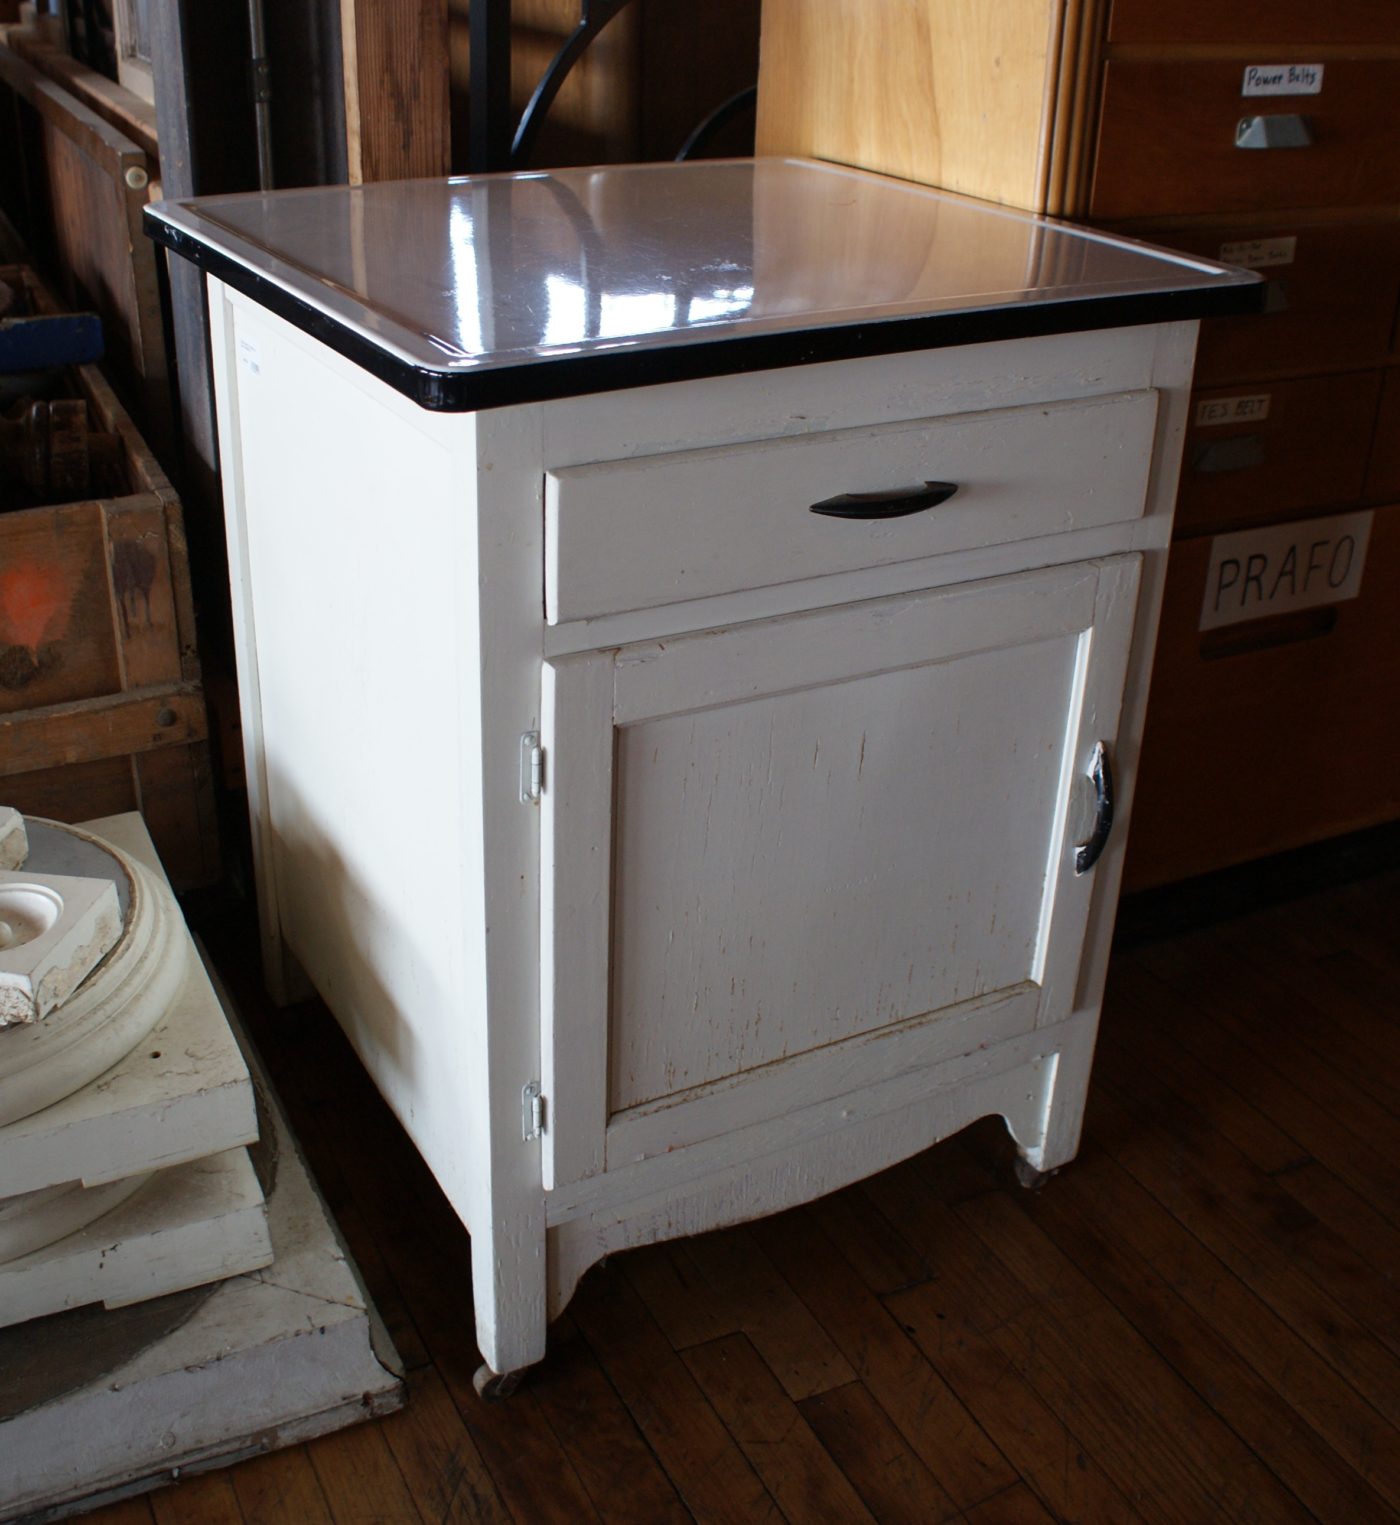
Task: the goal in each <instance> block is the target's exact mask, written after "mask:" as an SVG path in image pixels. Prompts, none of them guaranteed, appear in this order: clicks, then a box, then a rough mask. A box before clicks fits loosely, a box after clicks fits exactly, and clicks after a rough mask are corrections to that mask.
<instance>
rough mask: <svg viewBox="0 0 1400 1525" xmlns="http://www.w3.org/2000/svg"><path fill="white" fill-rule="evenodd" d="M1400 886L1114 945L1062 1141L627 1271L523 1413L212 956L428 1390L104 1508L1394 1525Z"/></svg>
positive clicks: (424, 1224)
mask: <svg viewBox="0 0 1400 1525" xmlns="http://www.w3.org/2000/svg"><path fill="white" fill-rule="evenodd" d="M1398 934H1400V872H1386V873H1381V874H1377V875H1372V876H1371V877H1369V878H1367V879H1365V880H1363V881H1360V882H1355V883H1351V884H1345V885H1340V886H1335V887H1333V888H1329V889H1326V890H1323V891H1320V892H1316V893H1312V894H1308V895H1303V896H1300V897H1299V898H1296V899H1294V900H1292V901H1291V902H1289V903H1287V904H1284V905H1281V906H1275V907H1273V908H1270V909H1266V910H1260V911H1254V912H1251V913H1250V914H1246V915H1239V916H1235V917H1233V918H1232V919H1228V920H1226V921H1223V922H1220V923H1217V924H1215V925H1213V926H1211V927H1210V928H1208V929H1204V930H1188V931H1179V932H1175V933H1173V934H1172V935H1170V936H1168V937H1163V938H1158V939H1156V940H1150V939H1147V940H1140V941H1137V942H1135V943H1134V944H1132V945H1131V946H1128V947H1126V948H1122V949H1120V951H1119V952H1118V953H1117V954H1116V956H1115V959H1114V964H1113V970H1112V975H1111V980H1110V987H1109V994H1108V1000H1107V1003H1106V1007H1105V1018H1104V1026H1103V1034H1102V1038H1101V1042H1100V1052H1099V1056H1098V1060H1097V1067H1096V1071H1095V1084H1094V1087H1093V1092H1092V1097H1091V1101H1090V1106H1089V1115H1088V1123H1087V1129H1086V1135H1085V1140H1084V1146H1083V1149H1082V1152H1081V1154H1080V1157H1079V1159H1078V1160H1077V1161H1076V1162H1075V1164H1074V1165H1073V1166H1071V1167H1069V1168H1068V1169H1066V1170H1065V1171H1063V1172H1062V1173H1061V1174H1060V1175H1059V1177H1057V1178H1056V1179H1055V1180H1054V1181H1052V1182H1051V1183H1050V1184H1049V1185H1047V1186H1046V1187H1045V1188H1044V1189H1043V1190H1042V1191H1040V1192H1037V1193H1030V1192H1026V1191H1024V1190H1022V1189H1020V1188H1019V1187H1017V1186H1016V1185H1014V1184H1012V1182H1011V1173H1010V1164H1011V1151H1010V1148H1009V1146H1008V1143H1007V1140H1006V1137H1005V1133H1004V1130H1003V1129H1002V1127H1001V1125H1000V1123H999V1122H997V1121H995V1120H988V1121H986V1122H984V1123H981V1124H979V1125H978V1126H977V1127H975V1128H974V1129H972V1130H970V1131H969V1132H967V1133H965V1134H963V1135H961V1136H960V1137H958V1138H956V1139H953V1140H950V1141H948V1142H946V1143H944V1144H941V1145H939V1146H938V1147H937V1148H935V1149H933V1150H930V1151H929V1152H928V1153H927V1154H924V1155H922V1156H920V1157H918V1158H917V1159H914V1160H912V1161H909V1162H908V1163H907V1164H904V1165H901V1166H899V1167H897V1168H895V1169H893V1170H890V1171H887V1172H885V1173H884V1174H882V1175H880V1176H877V1177H875V1178H874V1179H873V1180H870V1181H868V1182H866V1183H864V1184H863V1185H861V1186H859V1187H855V1188H852V1189H850V1190H847V1191H845V1192H842V1193H840V1194H838V1195H836V1196H834V1197H831V1198H829V1199H827V1200H824V1201H822V1202H819V1203H817V1204H814V1205H812V1206H810V1207H807V1208H802V1209H799V1210H796V1211H793V1212H789V1213H785V1214H783V1215H781V1216H779V1217H775V1218H772V1219H768V1220H765V1221H763V1222H760V1223H756V1224H753V1225H750V1226H747V1227H744V1228H738V1229H732V1230H728V1231H725V1232H720V1233H714V1234H708V1235H705V1236H704V1237H702V1238H698V1239H693V1240H687V1241H683V1242H679V1243H674V1244H668V1245H661V1246H656V1247H653V1248H649V1249H644V1250H639V1251H635V1252H632V1253H630V1254H627V1255H622V1256H618V1257H615V1258H614V1259H613V1260H612V1261H610V1262H609V1263H608V1264H607V1265H605V1266H603V1267H599V1268H596V1269H595V1270H594V1271H592V1272H591V1273H590V1274H589V1275H588V1276H587V1277H586V1278H585V1279H584V1282H583V1284H582V1286H581V1288H580V1290H579V1293H578V1295H577V1297H576V1298H575V1300H574V1302H573V1304H572V1305H571V1307H570V1309H569V1311H568V1313H567V1314H566V1315H565V1317H564V1318H563V1319H562V1320H561V1321H560V1323H559V1325H558V1326H557V1328H556V1329H555V1330H554V1331H553V1333H552V1336H551V1353H550V1358H549V1360H548V1362H547V1364H546V1365H545V1366H544V1367H543V1368H542V1369H541V1370H540V1371H539V1372H538V1373H537V1374H536V1375H535V1377H534V1379H533V1380H532V1381H531V1382H530V1384H529V1385H528V1386H527V1387H525V1388H524V1389H523V1390H522V1391H520V1392H519V1393H518V1394H517V1395H516V1396H515V1397H514V1398H512V1399H511V1400H510V1401H509V1402H507V1403H505V1404H503V1405H496V1406H487V1405H485V1404H483V1403H481V1402H480V1401H479V1400H478V1399H477V1398H476V1396H475V1394H474V1393H473V1391H472V1387H471V1376H472V1372H473V1370H474V1369H475V1367H476V1365H477V1359H478V1358H477V1353H476V1349H475V1346H474V1343H473V1338H472V1329H471V1319H470V1307H471V1302H470V1274H469V1257H468V1246H467V1238H466V1235H465V1233H464V1232H463V1231H462V1229H461V1228H460V1226H459V1225H458V1223H457V1221H456V1219H455V1218H454V1216H453V1214H452V1212H451V1210H450V1209H449V1208H448V1207H447V1206H446V1204H445V1202H444V1201H443V1199H442V1197H441V1195H440V1194H439V1192H438V1190H437V1188H436V1186H435V1184H434V1182H433V1181H432V1179H431V1177H430V1176H429V1175H428V1173H427V1172H426V1170H425V1169H424V1168H423V1166H422V1164H421V1163H420V1162H419V1161H418V1159H417V1157H416V1155H415V1154H414V1152H413V1150H412V1148H411V1147H410V1146H409V1145H408V1144H407V1142H406V1141H405V1139H404V1136H403V1134H402V1133H401V1132H400V1131H399V1129H398V1127H397V1125H396V1124H395V1123H394V1121H393V1120H392V1118H391V1117H390V1116H389V1114H388V1112H387V1111H386V1109H385V1108H384V1107H383V1105H382V1104H381V1103H380V1101H379V1100H378V1098H377V1096H376V1095H375V1093H374V1092H373V1090H372V1089H371V1087H370V1086H369V1084H368V1083H367V1081H366V1080H365V1079H364V1077H363V1075H362V1073H361V1072H360V1071H359V1070H358V1068H357V1066H356V1064H355V1062H354V1060H353V1058H352V1057H351V1056H350V1054H349V1051H348V1049H347V1047H346V1045H345V1044H344V1042H343V1041H342V1040H341V1038H340V1037H339V1034H338V1031H337V1029H336V1028H335V1027H334V1025H333V1024H332V1022H331V1020H330V1018H329V1017H328V1016H327V1015H326V1013H325V1012H324V1011H323V1010H322V1009H320V1008H319V1007H307V1008H301V1009H298V1010H297V1011H296V1012H294V1013H291V1014H282V1015H278V1014H273V1013H270V1012H268V1011H267V1010H266V1009H264V1008H263V1007H262V1006H261V1005H260V1004H259V998H258V995H257V990H256V986H255V984H254V983H253V980H252V977H251V974H250V968H251V964H252V958H251V953H250V949H251V946H252V944H251V939H250V938H249V937H248V936H247V935H246V933H245V932H244V931H242V930H241V929H239V928H234V927H228V928H225V929H224V931H223V932H222V934H221V935H220V936H218V937H217V938H216V939H215V941H214V952H215V956H216V958H217V959H218V960H219V961H220V962H221V964H222V965H223V967H224V968H225V969H226V970H227V971H228V974H229V978H230V981H231V983H232V984H234V986H235V987H236V995H237V997H238V999H239V1000H240V1001H241V1003H242V1005H243V1007H244V1009H245V1011H246V1013H247V1015H248V1016H249V1019H250V1023H251V1026H252V1028H253V1030H254V1033H255V1035H256V1037H257V1039H258V1041H259V1042H260V1044H261V1045H262V1047H263V1050H264V1053H265V1056H266V1058H267V1061H268V1063H269V1065H270V1067H271V1069H272V1072H273V1075H274V1077H275V1079H276V1082H277V1084H278V1086H279V1088H280V1090H281V1093H282V1095H283V1098H284V1101H285V1103H286V1106H287V1109H288V1111H289V1113H290V1116H291V1119H292V1123H293V1126H294V1128H295V1129H296V1131H297V1133H298V1134H299V1136H300V1138H301V1140H302V1143H303V1145H304V1148H305V1151H306V1153H307V1155H308V1157H309V1159H310V1162H311V1165H312V1168H313V1170H314V1172H315V1174H316V1176H317V1178H318V1180H319V1181H320V1184H321V1187H322V1189H323V1191H324V1192H325V1194H326V1196H327V1198H328V1200H329V1202H330V1205H331V1207H332V1209H333V1211H334V1212H335V1215H336V1217H337V1219H338V1221H339V1223H340V1225H341V1228H342V1230H343V1232H344V1235H345V1237H346V1239H347V1240H348V1242H349V1244H350V1247H351V1249H352V1251H353V1253H354V1255H355V1257H356V1259H357V1260H358V1262H359V1265H360V1268H361V1270H362V1272H363V1274H364V1276H365V1279H366V1281H367V1282H368V1284H369V1287H370V1290H371V1292H372V1294H373V1296H374V1297H375V1299H376V1300H377V1302H378V1305H379V1308H380V1310H381V1312H382V1313H383V1315H384V1317H385V1320H386V1322H387V1323H388V1325H389V1328H390V1331H391V1333H392V1334H393V1337H394V1339H395V1341H396V1342H397V1344H398V1348H399V1350H400V1351H401V1352H402V1355H403V1357H404V1360H405V1361H406V1363H407V1366H408V1370H409V1389H410V1402H409V1405H408V1408H407V1409H406V1411H405V1412H404V1413H402V1414H400V1415H396V1416H394V1417H392V1418H390V1419H387V1420H385V1421H382V1422H379V1423H375V1424H370V1425H363V1426H360V1427H358V1428H355V1429H351V1430H348V1431H344V1432H342V1433H340V1434H338V1435H333V1436H330V1437H328V1438H326V1439H323V1440H320V1441H317V1442H315V1443H313V1444H310V1445H305V1446H299V1447H296V1448H295V1449H291V1450H287V1451H283V1452H279V1453H276V1454H273V1455H268V1456H264V1457H261V1458H259V1459H257V1460H254V1461H249V1462H245V1463H243V1464H241V1465H239V1466H236V1467H232V1468H230V1469H228V1470H226V1471H222V1472H217V1473H212V1474H208V1475H205V1476H202V1477H196V1478H192V1479H190V1480H188V1481H185V1482H182V1483H180V1484H178V1485H177V1486H175V1487H172V1488H168V1489H165V1490H163V1491H161V1492H159V1493H156V1494H152V1495H150V1496H149V1497H148V1498H146V1499H141V1500H135V1501H131V1502H128V1503H126V1504H124V1505H122V1506H120V1507H116V1508H110V1509H107V1510H104V1511H101V1512H99V1513H97V1514H95V1515H93V1516H91V1518H93V1519H95V1520H101V1521H104V1522H110V1525H116V1522H118V1521H121V1522H123V1525H128V1522H141V1525H150V1522H151V1521H152V1520H154V1521H156V1522H159V1525H177V1522H185V1521H189V1522H208V1521H219V1522H223V1521H230V1522H238V1521H246V1522H248V1525H253V1522H263V1521H267V1522H283V1521H285V1522H292V1525H303V1522H316V1521H334V1522H338V1525H348V1522H352V1521H353V1522H359V1521H417V1520H423V1521H491V1522H497V1521H499V1522H508V1521H516V1522H519V1525H551V1522H556V1521H557V1522H560V1525H577V1522H581V1521H589V1520H601V1521H607V1522H610V1525H611V1522H616V1525H630V1522H637V1525H655V1522H665V1521H686V1520H692V1519H693V1520H700V1521H707V1522H708V1521H715V1522H720V1521H725V1522H736V1525H752V1522H757V1521H784V1520H786V1521H793V1522H807V1521H813V1522H822V1525H827V1522H844V1521H851V1522H856V1521H870V1520H878V1521H890V1522H895V1521H898V1522H910V1525H936V1522H939V1521H945V1520H946V1521H954V1520H956V1521H965V1522H968V1525H1032V1522H1045V1521H1049V1520H1073V1521H1105V1522H1112V1525H1123V1522H1128V1521H1144V1522H1149V1521H1150V1522H1158V1521H1161V1522H1180V1525H1203V1522H1228V1525H1248V1522H1259V1525H1278V1522H1288V1521H1305V1520H1313V1519H1316V1520H1322V1521H1335V1522H1337V1525H1370V1522H1380V1521H1387V1520H1400V1429H1398V1428H1397V1425H1400V1297H1397V1292H1396V1276H1397V1271H1400V1167H1397V1163H1396V1162H1397V1160H1400V935H1398Z"/></svg>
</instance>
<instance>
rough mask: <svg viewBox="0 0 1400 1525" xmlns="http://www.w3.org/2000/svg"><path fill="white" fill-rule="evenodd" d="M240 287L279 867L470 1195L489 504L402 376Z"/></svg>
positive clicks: (361, 1047)
mask: <svg viewBox="0 0 1400 1525" xmlns="http://www.w3.org/2000/svg"><path fill="white" fill-rule="evenodd" d="M231 305H232V318H233V322H234V334H233V342H234V353H235V354H236V356H237V362H236V367H235V374H234V377H233V382H234V385H235V386H236V391H237V411H238V425H239V431H240V443H239V446H238V454H239V459H238V474H239V479H240V483H241V530H242V540H241V544H239V545H238V546H237V547H236V549H237V555H238V561H239V565H237V566H236V567H235V568H234V577H235V581H236V582H237V583H238V584H239V585H241V590H242V597H243V599H244V602H245V608H246V610H247V617H248V619H249V620H250V621H251V624H252V627H253V628H254V629H255V631H256V648H255V651H253V652H252V657H253V661H254V662H255V665H256V673H255V678H256V682H255V684H254V685H251V686H250V685H248V684H247V682H246V676H245V700H244V702H245V705H246V704H248V703H249V702H250V701H255V702H256V705H257V713H256V714H255V715H254V716H252V717H251V718H252V720H253V722H254V729H255V733H256V735H257V737H258V741H257V743H256V744H255V745H256V752H257V755H256V758H255V759H254V760H255V763H256V773H255V776H257V777H258V779H259V783H260V790H261V793H262V798H261V800H260V801H257V802H255V804H256V809H257V811H258V814H259V816H260V819H256V820H255V823H254V828H255V832H257V833H258V834H259V835H260V836H261V838H262V841H263V844H264V858H265V861H264V862H263V864H262V865H261V869H260V878H261V881H262V890H263V892H264V893H266V892H267V891H269V890H271V891H272V892H273V893H274V894H275V904H276V915H277V920H278V925H279V930H280V935H281V937H282V938H284V939H285V941H286V943H287V945H288V946H289V947H290V948H291V950H292V951H293V952H294V953H295V955H296V957H297V959H298V960H299V961H300V963H301V964H302V966H303V967H304V968H305V970H306V972H307V974H308V975H309V976H310V977H311V979H312V981H313V983H314V984H315V985H316V987H317V989H318V990H319V991H320V993H321V994H322V995H323V996H324V997H325V999H326V1001H327V1004H328V1005H330V1006H331V1008H332V1009H333V1010H334V1011H335V1013H336V1015H337V1017H338V1018H339V1020H340V1022H341V1024H342V1025H343V1026H344V1028H345V1030H346V1032H347V1034H348V1035H349V1037H350V1039H351V1041H352V1043H353V1044H354V1045H355V1047H356V1049H357V1051H358V1052H359V1054H360V1057H361V1059H362V1060H363V1061H364V1063H365V1066H366V1068H367V1069H369V1071H370V1072H371V1074H372V1075H373V1076H374V1079H375V1081H376V1083H377V1084H378V1086H379V1088H380V1090H381V1091H382V1092H383V1094H384V1096H385V1098H386V1099H387V1100H388V1101H389V1103H390V1105H391V1106H392V1107H393V1108H394V1110H395V1112H396V1113H397V1114H398V1116H399V1118H400V1119H401V1121H402V1122H403V1124H404V1126H405V1128H406V1129H407V1130H408V1132H409V1134H410V1135H411V1136H412V1138H413V1139H414V1141H415V1143H416V1144H417V1145H418V1147H419V1148H420V1149H421V1151H422V1152H423V1155H424V1157H425V1158H426V1159H427V1160H428V1162H429V1164H430V1165H431V1166H432V1168H433V1170H434V1172H435V1173H436V1174H437V1175H438V1178H439V1179H440V1180H441V1181H442V1184H443V1186H444V1188H445V1189H446V1190H447V1191H448V1194H449V1196H451V1197H452V1198H453V1201H454V1205H457V1206H458V1208H459V1211H465V1202H466V1197H465V1181H466V1176H467V1171H466V1159H465V1156H466V1153H467V1150H466V1144H465V1130H464V1128H463V1126H462V1118H461V1113H462V1099H463V1084H464V1079H463V1077H464V1075H465V1073H466V1072H467V1071H466V1066H467V1060H468V1048H467V1045H468V1042H469V1039H470V1032H471V1030H472V1025H473V1024H472V1023H471V1022H470V1013H469V1012H467V1011H464V1010H463V1006H464V1004H469V1003H470V994H469V992H468V990H467V988H466V987H467V983H468V973H469V971H470V968H471V963H472V955H471V951H470V947H469V946H467V947H464V938H466V939H468V941H469V939H470V937H471V931H470V929H471V928H472V927H473V926H475V925H476V924H477V918H476V917H474V916H472V915H471V914H470V908H469V907H466V906H464V904H463V889H462V874H461V859H462V856H463V854H464V853H466V852H470V851H471V850H472V849H471V845H470V844H468V843H465V842H464V841H463V835H464V830H465V823H464V819H463V812H462V808H461V801H462V799H463V796H464V788H465V786H466V783H468V782H469V774H471V773H474V772H475V771H476V770H477V765H476V764H475V763H474V762H473V759H474V758H475V757H476V756H477V755H478V751H479V738H478V737H477V736H476V735H475V734H472V735H467V734H465V733H466V731H467V730H468V729H470V728H471V726H472V725H473V723H474V722H473V720H472V717H473V716H474V715H475V714H476V713H477V711H476V708H475V706H470V705H468V704H465V703H459V702H458V696H460V695H461V694H462V693H463V692H464V690H468V691H469V690H470V688H471V686H472V674H473V673H474V671H475V660H474V657H471V653H470V649H469V647H468V644H467V642H468V638H467V636H466V635H465V633H464V632H465V631H466V629H468V628H469V627H468V626H467V624H466V621H465V620H464V618H463V614H464V605H465V608H466V612H467V613H470V612H471V611H472V610H473V609H474V596H475V586H476V575H475V555H474V549H473V546H474V541H473V539H472V537H471V536H470V534H469V533H468V529H469V525H470V519H471V513H470V508H471V505H470V502H469V500H468V499H467V498H466V496H465V490H464V488H463V487H462V485H461V476H462V474H461V473H460V472H459V471H458V469H457V468H456V467H455V466H454V461H453V457H452V454H451V453H450V451H449V450H448V448H447V447H446V444H445V442H444V440H443V439H441V438H440V439H438V440H434V439H432V438H430V437H429V436H428V435H427V434H426V433H425V432H423V431H421V430H419V429H416V428H414V427H413V425H412V422H411V421H409V420H406V419H405V418H404V417H403V416H402V411H401V409H400V407H399V406H397V405H396V402H391V401H390V400H389V399H388V396H387V389H385V390H386V397H385V399H384V400H383V401H382V402H381V400H380V399H379V398H378V397H377V396H376V391H377V384H374V383H369V384H367V378H365V377H364V376H363V375H362V374H356V373H353V372H351V371H350V368H349V366H348V363H347V362H345V361H342V360H340V359H339V358H338V357H335V356H333V355H331V354H329V353H328V352H326V351H324V350H320V349H319V348H318V347H316V346H314V345H313V344H312V343H311V342H310V341H307V340H305V339H304V338H302V337H300V336H298V335H296V334H295V333H294V332H293V331H291V330H290V329H289V328H288V327H287V326H286V325H284V324H282V323H280V321H279V320H277V319H275V318H273V317H271V316H270V315H268V314H266V313H264V312H261V311H259V310H258V309H256V308H253V307H250V306H246V305H243V304H241V303H238V304H231ZM463 423H465V424H466V425H467V427H468V428H469V425H470V421H469V420H466V421H460V422H459V424H458V428H459V429H460V428H461V427H462V424H463ZM464 437H465V433H464ZM468 657H471V660H470V661H468V660H467V658H468ZM475 850H476V852H477V853H478V854H479V851H480V846H479V842H477V844H476V848H475ZM478 877H479V874H478Z"/></svg>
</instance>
